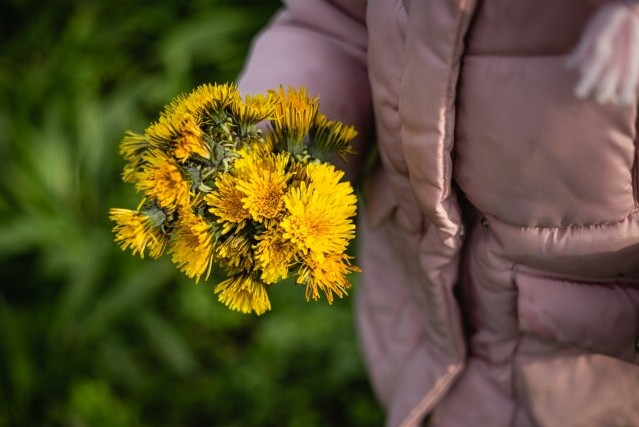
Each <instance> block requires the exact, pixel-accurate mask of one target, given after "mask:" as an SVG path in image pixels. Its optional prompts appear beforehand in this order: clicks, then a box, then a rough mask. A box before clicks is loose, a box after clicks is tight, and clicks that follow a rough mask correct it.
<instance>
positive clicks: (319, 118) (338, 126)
mask: <svg viewBox="0 0 639 427" xmlns="http://www.w3.org/2000/svg"><path fill="white" fill-rule="evenodd" d="M356 136H357V131H356V130H355V128H354V127H353V126H346V125H345V124H343V123H340V122H336V121H332V120H328V118H327V117H326V116H325V115H324V114H322V113H318V114H317V115H316V116H315V123H313V126H312V128H311V131H310V137H311V138H310V139H311V142H310V144H309V152H310V154H311V155H312V156H313V157H315V158H317V159H321V160H324V161H326V160H328V159H329V156H330V154H331V153H336V154H337V155H338V156H339V157H340V158H341V159H342V160H344V161H345V160H346V155H347V154H353V153H354V151H353V149H352V147H351V144H350V143H351V141H352V140H353V138H355V137H356Z"/></svg>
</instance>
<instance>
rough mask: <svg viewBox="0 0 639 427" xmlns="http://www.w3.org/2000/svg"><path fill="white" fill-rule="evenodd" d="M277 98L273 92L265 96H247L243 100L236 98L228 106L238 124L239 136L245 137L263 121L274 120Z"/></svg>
mask: <svg viewBox="0 0 639 427" xmlns="http://www.w3.org/2000/svg"><path fill="white" fill-rule="evenodd" d="M278 102H279V96H278V95H277V94H276V93H275V92H274V91H269V92H268V93H267V94H266V95H264V94H258V95H247V96H245V98H244V100H242V99H241V98H237V99H236V100H235V102H233V103H232V104H231V105H230V110H231V114H232V115H233V117H234V118H235V119H236V120H237V121H238V122H239V124H240V134H241V135H245V134H247V133H248V132H250V131H252V130H253V129H255V128H256V126H257V124H258V123H259V122H261V121H264V120H272V119H275V108H276V106H277V103H278Z"/></svg>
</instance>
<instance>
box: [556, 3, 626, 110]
mask: <svg viewBox="0 0 639 427" xmlns="http://www.w3.org/2000/svg"><path fill="white" fill-rule="evenodd" d="M567 65H568V66H569V67H573V68H576V69H577V70H578V71H579V72H580V74H581V77H580V80H579V82H578V83H577V86H576V87H575V95H576V96H577V97H579V98H586V97H587V96H589V95H591V94H592V95H594V96H595V97H596V99H597V101H599V102H602V103H603V102H613V103H616V104H627V105H629V104H633V103H636V102H637V86H638V84H639V2H637V1H634V0H633V1H619V2H615V3H612V4H609V5H606V6H603V7H602V8H601V10H599V11H598V12H597V14H596V15H595V16H594V17H593V19H592V20H591V21H590V23H589V24H588V26H587V27H586V30H585V31H584V33H583V35H582V36H581V40H580V42H579V46H577V49H576V50H575V51H574V52H573V53H572V55H570V57H569V58H568V61H567Z"/></svg>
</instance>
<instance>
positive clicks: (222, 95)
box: [169, 83, 239, 116]
mask: <svg viewBox="0 0 639 427" xmlns="http://www.w3.org/2000/svg"><path fill="white" fill-rule="evenodd" d="M238 97H239V94H238V91H237V85H236V84H208V83H207V84H203V85H201V86H198V87H197V88H195V89H194V90H193V91H192V92H191V93H189V94H188V95H187V96H181V97H178V98H176V99H175V100H174V101H173V102H172V103H171V105H170V107H169V108H170V109H172V110H173V111H181V110H182V111H186V112H187V113H189V114H192V115H195V116H201V115H204V114H207V113H208V114H210V113H212V112H214V111H221V110H223V109H224V108H226V107H228V106H230V105H231V104H232V103H233V102H235V101H236V100H237V99H238Z"/></svg>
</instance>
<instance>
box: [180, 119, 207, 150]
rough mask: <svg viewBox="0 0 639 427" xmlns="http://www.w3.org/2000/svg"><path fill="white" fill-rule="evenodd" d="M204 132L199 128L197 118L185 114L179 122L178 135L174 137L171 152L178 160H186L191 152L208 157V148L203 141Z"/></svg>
mask: <svg viewBox="0 0 639 427" xmlns="http://www.w3.org/2000/svg"><path fill="white" fill-rule="evenodd" d="M203 138H204V132H203V131H202V129H201V128H200V124H199V123H198V119H197V118H196V117H195V116H193V115H186V116H184V118H183V119H182V122H181V123H180V130H179V136H177V137H176V138H175V150H174V152H173V154H174V155H175V157H176V158H177V159H179V160H186V159H188V158H189V157H191V156H192V155H193V154H197V155H199V156H200V157H204V158H208V157H209V155H210V153H209V148H208V146H207V145H206V143H205V142H204V139H203Z"/></svg>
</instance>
